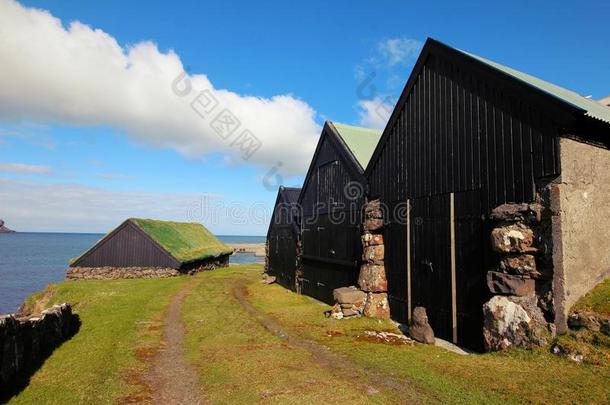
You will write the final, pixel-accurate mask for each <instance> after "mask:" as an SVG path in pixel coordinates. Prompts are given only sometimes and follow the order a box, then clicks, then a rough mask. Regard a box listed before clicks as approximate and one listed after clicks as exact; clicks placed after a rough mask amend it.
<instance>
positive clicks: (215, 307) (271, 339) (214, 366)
mask: <svg viewBox="0 0 610 405" xmlns="http://www.w3.org/2000/svg"><path fill="white" fill-rule="evenodd" d="M260 271H261V266H259V265H250V266H248V265H245V266H235V267H231V268H228V269H220V270H216V271H214V272H208V273H205V274H201V275H200V277H204V278H205V281H204V282H202V283H200V284H199V285H198V287H197V288H196V289H195V290H194V291H193V292H192V293H191V294H190V296H188V297H187V298H186V300H185V302H184V305H183V308H182V310H183V312H182V313H183V320H184V323H185V325H186V329H187V337H186V346H185V347H186V352H187V356H188V357H189V359H190V360H191V361H192V362H193V364H195V365H196V366H197V369H198V371H199V375H200V382H201V384H202V385H203V392H205V393H206V395H207V399H209V400H210V401H211V403H221V404H233V403H238V404H242V403H258V402H261V401H264V402H272V403H350V404H351V403H354V404H358V403H365V402H367V400H368V398H367V397H366V396H365V395H363V394H362V392H361V391H360V390H359V389H358V388H357V387H356V386H355V385H356V384H355V383H354V382H352V381H347V380H346V379H345V378H342V377H341V376H336V375H333V373H332V370H330V369H328V368H327V367H324V366H322V365H320V364H318V363H317V362H316V361H315V360H314V359H312V357H311V355H310V354H309V352H307V351H306V350H304V349H300V348H293V347H289V346H288V345H287V344H286V342H285V341H283V340H281V339H279V338H277V337H275V336H274V335H272V334H270V333H269V332H268V331H267V330H266V329H264V328H263V326H261V325H260V324H259V322H257V321H256V319H253V317H252V316H251V315H250V314H249V313H247V312H246V311H245V310H244V309H243V307H242V306H241V305H240V304H239V303H238V301H237V300H236V299H235V298H234V296H233V294H232V289H233V286H234V285H235V283H236V281H238V280H243V279H245V280H247V281H248V282H255V280H258V279H259V278H260ZM198 277H199V276H198ZM274 291H275V290H274ZM280 293H281V292H280ZM316 307H317V308H318V309H320V307H319V306H317V305H316ZM375 399H376V400H378V401H382V400H385V401H384V402H386V401H391V402H396V401H398V400H399V398H392V397H391V396H388V395H385V394H384V393H381V394H379V395H378V396H376V397H375Z"/></svg>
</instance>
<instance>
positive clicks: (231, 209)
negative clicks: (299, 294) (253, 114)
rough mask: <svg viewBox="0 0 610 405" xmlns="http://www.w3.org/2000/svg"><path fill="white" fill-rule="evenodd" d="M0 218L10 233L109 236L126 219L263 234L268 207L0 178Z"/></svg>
mask: <svg viewBox="0 0 610 405" xmlns="http://www.w3.org/2000/svg"><path fill="white" fill-rule="evenodd" d="M0 201H2V205H1V206H0V218H2V219H3V220H5V221H6V223H7V225H9V226H10V228H11V229H15V230H17V231H39V232H56V231H61V232H107V231H109V230H111V229H112V228H114V227H115V226H117V225H118V224H119V223H121V222H122V221H124V220H125V219H127V218H130V217H140V218H155V219H164V220H174V221H188V222H201V223H203V224H204V225H206V226H207V227H208V228H209V229H210V230H211V231H212V232H214V233H217V234H225V235H250V234H259V235H262V234H264V233H265V231H266V229H267V226H268V224H269V217H270V215H271V207H270V206H269V204H263V203H257V202H255V203H249V204H243V203H240V202H236V201H228V200H227V199H225V198H224V197H223V196H220V195H217V194H209V193H202V194H197V193H157V192H144V191H122V190H108V189H104V188H99V187H90V186H84V185H80V184H66V183H53V184H50V183H45V182H40V181H33V180H32V181H30V180H13V179H6V178H1V177H0Z"/></svg>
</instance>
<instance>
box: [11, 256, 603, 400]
mask: <svg viewBox="0 0 610 405" xmlns="http://www.w3.org/2000/svg"><path fill="white" fill-rule="evenodd" d="M261 270H262V266H260V265H242V266H233V267H230V268H224V269H218V270H215V271H212V272H204V273H200V274H198V275H196V276H193V277H179V278H171V279H157V280H116V281H73V282H65V283H61V284H57V285H53V286H51V287H50V288H49V289H48V290H47V291H45V292H42V293H40V294H37V295H36V296H34V297H31V299H30V300H29V305H30V306H31V307H34V306H36V305H37V304H36V301H37V300H38V301H42V302H44V306H48V305H51V304H53V303H58V302H63V301H68V302H71V303H72V304H74V310H75V312H76V313H78V314H79V315H80V316H81V319H82V322H83V324H82V327H81V330H80V331H79V333H78V334H77V335H75V336H74V337H73V338H72V339H71V340H69V341H67V342H65V343H64V344H63V345H62V346H61V347H59V348H58V349H57V350H55V351H54V352H53V354H52V355H51V356H50V357H49V358H48V359H47V360H46V361H45V363H44V364H43V366H42V367H41V368H40V369H39V370H38V371H37V372H36V373H35V374H34V375H33V377H32V379H31V382H30V385H29V386H28V387H27V388H26V389H25V390H24V391H23V392H22V393H20V394H19V395H18V396H17V397H14V398H13V399H12V403H26V404H39V403H114V402H117V401H118V402H125V401H145V400H147V399H149V398H150V395H149V394H150V392H147V391H146V387H145V386H144V385H143V384H141V376H142V375H143V373H144V372H145V371H146V370H147V368H148V367H149V365H150V364H149V363H150V360H151V359H152V356H153V355H154V354H155V352H156V350H157V349H158V347H159V345H160V340H161V334H162V330H163V328H162V327H163V319H164V313H165V311H166V309H167V305H168V304H169V300H170V298H171V296H172V295H173V294H174V293H175V292H177V291H178V290H179V289H180V288H181V287H183V286H185V285H186V283H193V284H194V286H193V289H192V291H191V292H190V294H189V295H188V296H187V297H186V299H185V301H184V303H183V307H182V318H183V321H184V322H185V327H186V332H187V333H186V337H185V339H186V340H185V352H186V355H187V357H188V360H189V361H191V362H192V363H193V364H194V365H195V366H196V369H197V370H198V373H199V377H200V383H201V385H202V392H203V393H204V394H205V396H206V399H208V400H210V401H211V402H212V403H227V404H228V403H255V402H272V403H288V402H290V403H356V404H358V403H370V402H373V403H405V402H406V403H417V402H421V403H524V402H534V403H583V402H584V403H608V402H610V384H609V383H608V382H609V381H610V367H608V361H602V360H603V358H602V357H599V359H600V361H599V362H597V363H596V364H601V365H595V364H579V363H574V362H571V361H569V360H567V359H565V358H563V357H559V356H554V355H552V354H550V353H549V349H548V347H547V348H542V349H537V350H532V351H526V350H513V351H508V352H502V353H492V354H474V355H469V356H460V355H457V354H454V353H450V352H447V351H445V350H443V349H440V348H437V347H431V346H425V345H419V344H418V345H415V346H405V345H401V346H398V345H389V344H382V343H377V342H371V341H370V340H365V339H362V338H361V336H362V335H363V332H364V331H365V330H388V331H396V328H395V326H394V324H393V323H391V322H381V321H376V320H372V319H366V318H360V319H353V320H341V321H337V320H333V319H327V318H325V317H324V316H323V311H324V310H325V309H327V308H328V307H327V306H325V305H322V304H320V303H319V302H316V301H314V300H312V299H310V298H308V297H305V296H299V295H296V294H294V293H292V292H290V291H288V290H286V289H284V288H282V287H280V286H278V285H264V284H261V283H260V282H259V279H260V272H261ZM239 283H244V285H246V286H247V291H248V301H249V302H251V303H252V305H254V306H255V307H256V308H257V310H258V311H259V312H260V313H262V314H264V315H266V316H268V317H270V318H272V319H275V320H276V322H277V323H279V324H280V325H281V327H282V329H284V330H285V331H286V332H287V333H288V334H289V335H291V336H292V337H294V338H297V339H299V340H301V341H302V340H305V341H313V342H316V343H317V345H318V347H320V346H321V347H323V348H324V349H323V351H324V352H325V353H330V354H331V355H332V356H334V357H332V358H335V359H337V358H339V359H343V361H345V362H346V364H348V365H351V367H352V368H353V369H354V370H366V373H364V375H362V377H361V380H359V381H354V380H353V378H352V375H350V373H345V370H346V368H345V365H343V366H341V364H339V365H333V364H330V365H329V364H327V363H326V364H325V362H324V361H320V358H317V357H316V356H315V355H312V353H311V352H310V351H309V350H307V349H306V348H304V347H303V346H299V345H296V346H295V345H292V344H288V343H287V342H286V341H285V340H283V339H280V338H278V337H276V336H275V335H273V334H271V333H270V332H269V331H268V330H266V329H265V328H264V327H263V326H262V325H261V324H260V322H259V321H258V320H257V319H256V318H254V317H253V316H252V315H251V314H250V313H248V312H247V311H246V310H245V309H244V307H243V306H242V305H240V304H239V302H238V301H237V299H236V298H235V296H234V294H233V291H234V287H235V285H237V284H239ZM38 306H40V303H38ZM579 333H580V332H579ZM560 339H568V340H569V342H573V341H581V342H585V343H591V341H590V340H591V339H597V337H595V336H589V335H586V334H582V333H581V334H580V335H578V336H565V337H561V338H560ZM594 343H595V342H594ZM597 343H599V344H604V345H606V344H610V343H609V342H607V341H604V342H597ZM602 354H603V353H602ZM593 355H595V353H593ZM375 376H382V377H383V379H384V380H388V379H390V380H392V381H395V382H398V388H396V386H395V387H394V388H388V387H387V386H386V385H384V384H379V379H375V378H374V377H375ZM363 385H364V386H367V387H368V386H373V387H374V388H375V389H376V391H375V390H374V392H373V393H371V392H367V390H363Z"/></svg>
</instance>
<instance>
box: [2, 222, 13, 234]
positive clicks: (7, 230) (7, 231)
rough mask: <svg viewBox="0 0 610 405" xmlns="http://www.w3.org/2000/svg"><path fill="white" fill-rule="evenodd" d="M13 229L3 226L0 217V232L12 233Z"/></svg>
mask: <svg viewBox="0 0 610 405" xmlns="http://www.w3.org/2000/svg"><path fill="white" fill-rule="evenodd" d="M13 232H15V231H13V230H12V229H8V228H7V227H6V226H4V221H3V220H1V219H0V233H13Z"/></svg>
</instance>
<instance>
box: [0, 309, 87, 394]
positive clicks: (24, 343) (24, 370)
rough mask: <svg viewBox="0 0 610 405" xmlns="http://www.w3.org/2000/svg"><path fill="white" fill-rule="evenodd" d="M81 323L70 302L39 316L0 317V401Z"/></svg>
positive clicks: (25, 380) (22, 382)
mask: <svg viewBox="0 0 610 405" xmlns="http://www.w3.org/2000/svg"><path fill="white" fill-rule="evenodd" d="M79 326H80V321H79V319H78V316H76V315H74V314H72V308H71V307H70V305H69V304H65V303H64V304H61V305H55V306H53V307H51V308H49V309H47V310H45V311H43V312H42V313H41V314H40V315H39V316H31V317H27V318H25V317H24V318H19V317H15V316H14V315H3V316H0V402H1V401H2V400H3V399H7V398H6V397H7V396H8V395H10V394H12V393H14V392H15V391H18V390H19V389H20V388H21V387H22V385H23V384H24V383H25V382H27V378H28V377H29V375H30V374H31V373H32V372H33V371H34V370H35V369H36V368H37V367H38V366H39V365H40V364H41V363H42V362H43V361H44V359H45V358H47V357H48V356H49V354H50V353H51V352H52V351H53V349H55V348H56V347H57V346H59V345H60V344H61V343H62V342H63V341H65V340H67V339H68V338H70V337H71V336H72V335H73V334H74V333H76V331H77V330H78V328H79Z"/></svg>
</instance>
